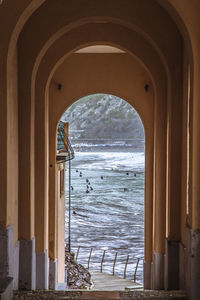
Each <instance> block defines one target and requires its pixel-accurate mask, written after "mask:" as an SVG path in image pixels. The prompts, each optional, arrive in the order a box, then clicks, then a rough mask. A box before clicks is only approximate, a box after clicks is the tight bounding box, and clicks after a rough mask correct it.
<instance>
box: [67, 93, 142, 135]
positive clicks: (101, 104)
mask: <svg viewBox="0 0 200 300" xmlns="http://www.w3.org/2000/svg"><path fill="white" fill-rule="evenodd" d="M62 121H65V122H69V125H70V126H69V128H70V135H71V136H73V137H74V138H79V139H98V138H99V139H112V138H113V139H135V138H142V139H144V129H143V124H142V122H141V119H140V117H139V115H138V114H137V112H136V111H135V110H134V109H133V107H132V106H131V105H130V104H129V103H128V102H126V101H124V100H122V99H120V98H118V97H116V96H112V95H105V94H95V95H90V96H86V97H84V98H82V99H80V100H79V101H77V102H75V103H74V104H72V105H71V106H70V107H69V108H68V110H67V111H66V112H65V113H64V114H63V116H62Z"/></svg>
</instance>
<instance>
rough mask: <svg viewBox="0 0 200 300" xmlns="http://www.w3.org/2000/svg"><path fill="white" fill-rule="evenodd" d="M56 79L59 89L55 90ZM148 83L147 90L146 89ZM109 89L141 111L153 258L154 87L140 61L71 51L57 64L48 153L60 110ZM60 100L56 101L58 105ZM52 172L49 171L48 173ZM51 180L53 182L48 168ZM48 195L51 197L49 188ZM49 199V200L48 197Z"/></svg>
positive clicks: (147, 254)
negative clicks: (72, 52)
mask: <svg viewBox="0 0 200 300" xmlns="http://www.w3.org/2000/svg"><path fill="white" fill-rule="evenodd" d="M58 83H61V84H62V90H58V87H57V85H58ZM147 83H148V85H149V90H148V92H146V91H145V85H146V84H147ZM94 93H111V94H113V95H117V96H119V97H122V98H123V99H125V100H127V101H128V102H129V103H130V104H131V105H133V107H134V108H135V109H136V110H137V111H138V113H139V114H140V116H141V118H142V120H143V122H144V127H145V131H146V181H145V186H146V194H145V199H146V200H145V203H146V204H145V205H146V209H147V210H146V223H145V224H146V227H145V232H146V233H145V235H146V239H145V242H146V246H145V249H146V250H145V251H146V252H145V257H146V259H147V260H148V261H151V259H152V213H153V212H152V210H153V208H152V207H153V204H152V197H153V190H152V189H153V187H152V180H153V178H152V177H153V141H154V135H153V126H154V91H153V86H152V84H151V79H150V77H149V75H148V74H147V73H146V71H145V70H144V68H143V67H142V66H141V65H140V63H139V62H138V61H137V60H136V59H134V58H133V57H131V56H130V55H128V54H73V55H71V56H70V57H69V58H68V59H66V61H65V62H64V63H63V64H62V65H61V66H60V67H59V68H58V70H57V71H56V73H55V75H54V77H53V78H52V81H51V86H50V92H49V95H50V103H49V107H50V111H49V113H50V115H49V120H50V123H49V126H50V127H49V142H50V146H49V150H50V153H49V157H50V165H53V164H55V155H56V152H55V149H56V147H55V143H56V128H57V124H58V121H59V119H60V117H61V115H62V113H63V112H64V111H65V110H66V109H67V107H69V106H70V105H71V104H72V103H73V102H74V101H76V100H78V99H80V98H81V97H82V96H85V95H88V94H94ZM57 103H59V105H57ZM51 174H52V175H51ZM51 174H50V179H49V180H50V187H52V188H53V185H52V184H51V182H54V180H55V179H54V178H55V177H54V175H53V170H52V168H51ZM50 197H54V194H53V193H52V191H50ZM50 201H51V200H50Z"/></svg>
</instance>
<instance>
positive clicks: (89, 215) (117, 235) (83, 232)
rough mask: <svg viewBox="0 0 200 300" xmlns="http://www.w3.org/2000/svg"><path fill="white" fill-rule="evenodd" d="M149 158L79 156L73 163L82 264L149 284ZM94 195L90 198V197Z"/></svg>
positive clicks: (74, 240) (76, 241) (74, 230)
mask: <svg viewBox="0 0 200 300" xmlns="http://www.w3.org/2000/svg"><path fill="white" fill-rule="evenodd" d="M144 164H145V161H144V153H143V152H138V153H137V152H133V153H129V152H128V153H127V152H76V153H75V158H74V159H73V160H72V161H71V186H72V187H71V249H72V251H73V252H74V253H75V256H76V253H77V248H78V246H80V252H79V256H78V262H79V263H81V264H82V265H84V266H85V267H87V266H88V258H89V253H90V249H91V248H92V256H91V261H90V269H91V270H96V271H100V269H101V261H102V255H103V252H104V250H106V252H105V258H104V262H103V272H105V273H110V274H112V272H113V261H114V258H115V254H116V252H117V261H116V266H115V274H116V275H118V276H121V277H123V276H124V268H125V263H126V260H127V256H128V255H129V262H128V266H127V271H126V276H127V278H128V279H133V278H134V272H135V267H136V263H137V259H138V258H140V262H139V265H138V270H137V281H138V282H142V281H143V257H144ZM68 189H69V183H68V163H66V241H67V240H68V228H69V227H68V211H69V210H68V201H69V196H68ZM87 190H88V191H89V192H86V191H87Z"/></svg>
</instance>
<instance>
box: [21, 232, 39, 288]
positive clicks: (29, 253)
mask: <svg viewBox="0 0 200 300" xmlns="http://www.w3.org/2000/svg"><path fill="white" fill-rule="evenodd" d="M19 253H20V255H19V289H21V290H35V286H36V257H35V239H34V238H33V239H32V240H20V251H19Z"/></svg>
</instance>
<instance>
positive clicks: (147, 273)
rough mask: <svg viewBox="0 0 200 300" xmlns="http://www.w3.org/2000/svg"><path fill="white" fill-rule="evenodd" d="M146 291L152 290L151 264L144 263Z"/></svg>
mask: <svg viewBox="0 0 200 300" xmlns="http://www.w3.org/2000/svg"><path fill="white" fill-rule="evenodd" d="M144 289H145V290H151V262H148V261H144Z"/></svg>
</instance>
